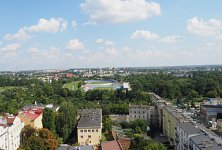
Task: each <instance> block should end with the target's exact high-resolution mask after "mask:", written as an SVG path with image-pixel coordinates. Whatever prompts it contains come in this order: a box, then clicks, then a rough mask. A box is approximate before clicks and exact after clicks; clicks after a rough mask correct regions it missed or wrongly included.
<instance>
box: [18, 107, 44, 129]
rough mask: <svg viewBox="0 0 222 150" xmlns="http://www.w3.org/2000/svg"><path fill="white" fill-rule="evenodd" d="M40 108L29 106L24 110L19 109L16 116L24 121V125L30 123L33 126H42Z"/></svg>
mask: <svg viewBox="0 0 222 150" xmlns="http://www.w3.org/2000/svg"><path fill="white" fill-rule="evenodd" d="M42 115H43V109H42V108H31V109H28V110H25V111H21V112H19V114H18V117H19V118H20V119H21V120H22V121H23V122H24V123H25V126H26V125H30V126H31V127H33V128H37V129H40V128H43V125H42Z"/></svg>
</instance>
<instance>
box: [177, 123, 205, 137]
mask: <svg viewBox="0 0 222 150" xmlns="http://www.w3.org/2000/svg"><path fill="white" fill-rule="evenodd" d="M178 126H179V127H180V128H181V129H182V130H183V131H184V132H185V133H187V134H188V135H192V134H201V133H203V131H201V130H200V129H199V128H197V127H195V125H194V124H192V123H191V122H181V123H178Z"/></svg>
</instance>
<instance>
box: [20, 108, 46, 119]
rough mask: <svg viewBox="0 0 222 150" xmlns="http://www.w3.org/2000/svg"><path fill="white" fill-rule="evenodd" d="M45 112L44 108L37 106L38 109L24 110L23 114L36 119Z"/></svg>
mask: <svg viewBox="0 0 222 150" xmlns="http://www.w3.org/2000/svg"><path fill="white" fill-rule="evenodd" d="M42 112H43V109H42V108H37V109H29V110H28V111H24V112H23V114H24V115H25V116H26V117H28V118H31V119H36V118H38V117H39V116H40V115H41V114H42Z"/></svg>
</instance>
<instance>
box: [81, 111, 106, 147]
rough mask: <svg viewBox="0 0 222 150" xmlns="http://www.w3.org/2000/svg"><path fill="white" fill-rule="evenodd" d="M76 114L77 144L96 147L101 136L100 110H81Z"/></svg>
mask: <svg viewBox="0 0 222 150" xmlns="http://www.w3.org/2000/svg"><path fill="white" fill-rule="evenodd" d="M78 114H79V117H80V119H79V122H78V126H77V134H78V143H79V144H80V145H98V144H99V143H100V139H101V136H102V109H81V110H79V111H78Z"/></svg>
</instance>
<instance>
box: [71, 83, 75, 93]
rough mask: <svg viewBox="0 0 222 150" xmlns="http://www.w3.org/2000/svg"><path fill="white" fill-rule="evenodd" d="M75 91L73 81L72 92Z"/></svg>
mask: <svg viewBox="0 0 222 150" xmlns="http://www.w3.org/2000/svg"><path fill="white" fill-rule="evenodd" d="M74 91H75V85H74V83H73V84H72V92H74Z"/></svg>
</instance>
